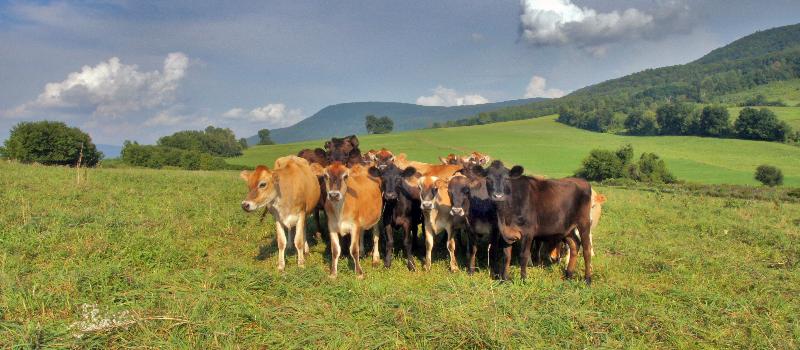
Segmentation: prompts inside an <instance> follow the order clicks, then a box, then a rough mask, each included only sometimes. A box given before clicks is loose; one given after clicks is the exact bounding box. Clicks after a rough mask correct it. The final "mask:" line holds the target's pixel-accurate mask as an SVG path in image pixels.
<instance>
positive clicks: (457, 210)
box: [450, 208, 464, 216]
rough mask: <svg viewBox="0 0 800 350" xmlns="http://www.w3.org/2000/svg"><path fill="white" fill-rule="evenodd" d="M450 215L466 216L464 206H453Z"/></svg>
mask: <svg viewBox="0 0 800 350" xmlns="http://www.w3.org/2000/svg"><path fill="white" fill-rule="evenodd" d="M450 215H453V216H464V208H452V209H450Z"/></svg>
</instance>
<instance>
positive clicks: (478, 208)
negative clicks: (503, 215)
mask: <svg viewBox="0 0 800 350" xmlns="http://www.w3.org/2000/svg"><path fill="white" fill-rule="evenodd" d="M462 172H463V173H466V174H467V175H466V176H464V175H456V176H454V177H453V178H451V179H450V182H449V183H448V184H447V192H448V194H449V195H450V201H451V203H452V207H451V209H450V214H451V215H452V216H453V226H454V227H462V228H464V229H465V230H466V231H467V233H468V235H469V253H468V254H469V270H468V273H469V274H473V273H475V256H476V255H477V253H478V242H479V241H488V242H489V244H490V245H492V244H495V243H493V242H494V241H496V240H497V237H498V236H499V233H498V232H499V228H498V225H497V211H496V208H495V203H494V201H492V200H491V199H490V198H489V194H488V192H487V191H486V186H485V181H484V180H483V179H480V178H477V177H474V176H472V174H471V173H470V172H469V170H467V169H465V170H464V171H462ZM490 252H491V253H492V254H491V255H493V257H490V259H489V260H490V262H491V263H490V266H489V268H490V269H491V271H492V274H493V275H494V274H496V273H497V267H495V263H496V260H497V259H496V257H494V255H496V254H495V253H494V250H490Z"/></svg>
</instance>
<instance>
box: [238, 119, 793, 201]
mask: <svg viewBox="0 0 800 350" xmlns="http://www.w3.org/2000/svg"><path fill="white" fill-rule="evenodd" d="M795 109H797V110H800V109H799V108H795ZM792 113H797V112H792ZM797 114H798V117H800V113H797ZM736 115H738V114H736ZM342 136H344V135H342ZM359 140H360V141H361V150H362V151H367V150H369V149H371V148H376V149H379V148H381V147H386V148H389V149H391V150H393V151H395V152H396V153H399V152H404V153H406V154H408V156H409V158H411V159H415V160H420V161H426V162H435V161H437V157H438V156H443V155H447V154H448V153H457V154H463V153H467V152H470V151H481V152H485V153H488V154H490V155H491V156H492V157H494V158H495V159H502V160H503V161H505V162H506V164H507V165H510V164H521V165H523V166H525V169H526V171H527V172H528V173H534V174H540V175H547V176H552V177H564V176H569V175H572V174H573V173H574V172H575V170H576V169H578V168H579V167H580V164H581V160H582V159H583V158H585V157H586V156H587V155H588V154H589V152H590V151H591V150H592V149H594V148H605V149H611V150H614V149H617V148H618V147H619V146H620V145H623V144H626V143H630V144H632V145H633V147H634V150H635V152H636V153H637V156H636V157H638V154H641V153H642V152H655V153H656V154H658V155H659V156H661V157H662V158H663V159H665V161H666V163H667V167H668V168H669V169H670V170H671V171H672V172H673V173H674V174H675V175H676V176H677V177H678V178H679V179H681V180H685V181H691V182H698V183H711V184H719V183H729V184H750V185H755V184H758V183H757V182H756V180H755V179H753V174H754V173H755V169H756V167H758V166H759V165H762V164H769V165H775V166H778V167H779V168H781V169H782V170H783V174H784V176H785V179H784V183H785V184H786V185H787V186H800V147H796V146H791V145H786V144H781V143H775V142H761V141H746V140H735V139H717V138H703V137H694V136H648V137H645V136H620V135H613V134H605V133H595V132H590V131H586V130H581V129H577V128H573V127H570V126H566V125H563V124H560V123H557V122H556V121H555V116H549V117H543V118H537V119H529V120H521V121H513V122H506V123H496V124H489V125H481V126H470V127H458V128H446V129H427V130H416V131H409V132H402V133H392V134H386V135H368V136H363V137H361V136H360V137H359ZM322 145H323V141H313V142H302V143H295V144H283V145H275V146H255V147H251V148H250V149H247V150H245V154H244V156H242V157H238V158H231V159H229V162H231V163H234V164H241V165H247V166H255V165H257V164H265V165H268V166H272V163H273V162H274V160H275V159H276V158H277V157H280V156H284V155H287V154H296V153H297V151H299V150H300V149H303V148H315V147H321V146H322Z"/></svg>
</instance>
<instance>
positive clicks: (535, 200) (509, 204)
mask: <svg viewBox="0 0 800 350" xmlns="http://www.w3.org/2000/svg"><path fill="white" fill-rule="evenodd" d="M472 171H473V172H474V173H476V174H478V175H479V176H481V177H484V178H485V179H486V188H487V190H488V191H489V197H490V198H491V199H492V200H493V201H494V202H495V204H496V206H497V223H498V226H499V228H500V237H501V238H502V239H498V240H497V242H498V243H500V246H499V247H498V248H502V250H503V258H504V261H503V265H502V267H501V270H502V273H501V277H502V279H508V273H509V266H510V264H511V245H512V244H513V243H515V242H517V241H520V245H521V249H520V251H521V253H520V256H519V262H520V275H521V276H522V278H523V279H524V278H525V277H527V267H528V261H530V256H531V243H532V242H533V240H534V238H553V239H558V238H561V239H566V241H567V242H568V243H569V244H570V251H571V253H575V250H576V248H575V242H574V240H572V239H571V237H570V236H571V233H572V232H573V230H575V229H577V230H578V232H579V234H580V241H581V245H582V248H583V260H584V263H585V265H586V266H585V276H584V278H585V279H586V283H587V284H591V282H592V255H591V252H592V241H591V239H589V235H590V230H591V219H590V213H591V207H592V190H591V186H590V185H589V183H588V182H586V180H583V179H568V180H566V179H565V180H546V179H540V178H534V177H530V176H525V175H523V171H524V169H523V168H522V167H521V166H519V165H516V166H514V167H513V168H511V169H510V170H509V169H508V168H506V167H505V166H504V165H503V163H502V162H500V161H494V162H492V165H491V166H490V167H489V168H488V169H484V168H483V167H481V166H480V165H476V166H474V167H473V168H472ZM576 255H577V254H570V259H569V263H568V264H567V270H566V277H567V278H571V277H572V275H573V273H574V271H575V265H576V263H577V256H576Z"/></svg>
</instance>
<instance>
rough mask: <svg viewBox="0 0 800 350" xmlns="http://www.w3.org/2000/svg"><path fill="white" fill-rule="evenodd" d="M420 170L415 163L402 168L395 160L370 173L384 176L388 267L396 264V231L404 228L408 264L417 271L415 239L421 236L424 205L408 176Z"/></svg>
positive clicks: (383, 219) (382, 189)
mask: <svg viewBox="0 0 800 350" xmlns="http://www.w3.org/2000/svg"><path fill="white" fill-rule="evenodd" d="M416 172H417V170H416V169H414V168H413V167H408V168H405V169H404V170H400V168H398V167H397V166H395V165H394V164H389V165H388V166H387V167H386V168H384V169H383V170H379V169H378V168H377V167H374V166H373V167H370V168H369V174H370V176H373V177H380V178H381V192H383V203H384V207H383V214H382V217H381V220H382V221H383V226H384V236H385V237H386V244H384V245H385V246H386V255H385V256H384V258H383V265H384V266H385V267H391V266H392V253H393V252H394V231H393V230H397V229H402V230H403V243H404V245H405V252H406V266H407V267H408V269H409V270H411V271H414V270H416V267H415V266H414V259H413V258H414V256H413V252H412V249H413V243H414V242H413V241H414V239H413V238H414V237H416V236H417V231H418V230H419V228H418V227H419V225H420V224H421V223H422V209H421V208H420V199H419V188H417V186H410V185H409V184H408V183H406V179H408V178H410V177H412V176H414V174H416Z"/></svg>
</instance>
